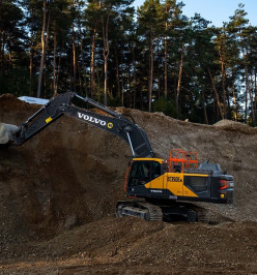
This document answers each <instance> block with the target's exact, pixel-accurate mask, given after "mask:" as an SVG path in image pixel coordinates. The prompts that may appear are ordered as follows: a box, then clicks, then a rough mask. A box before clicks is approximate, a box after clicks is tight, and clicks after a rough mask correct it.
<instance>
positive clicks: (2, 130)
mask: <svg viewBox="0 0 257 275" xmlns="http://www.w3.org/2000/svg"><path fill="white" fill-rule="evenodd" d="M18 131H19V127H18V126H16V125H12V124H5V123H0V144H8V143H10V142H12V141H13V136H14V134H15V133H17V132H18Z"/></svg>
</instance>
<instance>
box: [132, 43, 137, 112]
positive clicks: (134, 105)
mask: <svg viewBox="0 0 257 275" xmlns="http://www.w3.org/2000/svg"><path fill="white" fill-rule="evenodd" d="M132 59H133V108H134V109H135V108H136V58H135V47H134V45H133V48H132Z"/></svg>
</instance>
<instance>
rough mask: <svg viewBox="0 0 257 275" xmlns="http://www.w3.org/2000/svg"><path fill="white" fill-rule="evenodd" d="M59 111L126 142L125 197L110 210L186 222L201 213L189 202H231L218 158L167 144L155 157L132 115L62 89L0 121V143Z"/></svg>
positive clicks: (9, 142)
mask: <svg viewBox="0 0 257 275" xmlns="http://www.w3.org/2000/svg"><path fill="white" fill-rule="evenodd" d="M77 100H79V101H82V102H84V103H87V105H92V106H93V107H95V108H97V109H100V110H101V111H103V112H104V113H105V114H106V115H100V114H98V113H96V112H92V111H91V110H90V109H85V108H79V107H78V106H77V105H76V104H74V103H75V101H77ZM62 115H68V116H70V117H72V118H75V119H78V120H80V121H83V122H85V123H88V124H91V125H93V126H96V127H98V128H100V129H102V130H106V131H108V132H110V133H112V134H115V135H117V136H119V137H120V138H122V139H123V140H124V141H125V142H127V143H128V144H129V146H130V149H131V153H132V159H131V161H130V162H129V166H128V169H127V172H126V176H125V186H124V187H125V193H126V196H127V197H128V198H129V200H125V201H120V202H118V203H117V205H116V210H115V213H116V216H117V217H122V216H136V217H140V218H142V219H145V220H148V221H151V220H159V221H161V220H165V221H173V220H177V219H183V220H187V221H189V222H195V221H200V220H202V219H204V218H203V217H204V214H203V209H202V208H201V207H199V206H196V205H195V204H194V202H211V203H226V204H231V203H232V202H233V191H234V180H233V176H231V175H227V173H226V172H224V171H222V169H221V168H220V165H219V164H215V163H209V162H208V161H206V162H204V163H201V164H199V163H198V154H197V152H185V151H183V150H180V149H172V150H171V151H170V154H169V158H168V159H167V160H165V159H160V158H156V157H155V154H154V152H153V150H152V147H151V145H150V142H149V140H148V138H147V135H146V133H145V132H144V130H143V129H142V128H141V127H140V126H139V125H137V124H136V123H135V121H134V119H133V118H132V117H125V116H124V115H121V114H120V113H117V112H115V111H113V110H110V109H109V108H107V107H106V106H104V105H102V104H100V103H98V102H96V101H94V100H93V99H91V98H89V97H85V98H84V97H81V96H80V95H78V94H76V93H73V92H67V93H63V94H60V95H58V96H57V97H54V98H52V99H50V101H49V102H48V103H47V104H46V105H44V106H42V107H41V108H40V109H39V110H38V111H37V112H36V113H35V114H33V115H32V116H31V117H29V118H28V119H27V121H25V122H23V123H22V124H21V126H20V127H17V126H16V125H10V124H4V123H0V144H2V145H6V146H13V145H22V144H23V143H24V142H27V141H28V140H29V139H30V138H32V137H33V136H34V135H36V134H38V133H39V132H40V131H41V130H43V129H44V128H45V127H47V126H48V125H50V124H51V123H52V122H54V121H55V120H56V119H58V118H60V117H61V116H62Z"/></svg>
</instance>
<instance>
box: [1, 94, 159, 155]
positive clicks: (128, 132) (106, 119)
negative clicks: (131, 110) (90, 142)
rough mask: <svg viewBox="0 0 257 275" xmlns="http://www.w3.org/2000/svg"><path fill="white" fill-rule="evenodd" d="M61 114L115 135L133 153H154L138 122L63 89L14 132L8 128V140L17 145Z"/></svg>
mask: <svg viewBox="0 0 257 275" xmlns="http://www.w3.org/2000/svg"><path fill="white" fill-rule="evenodd" d="M75 99H77V100H79V101H82V102H84V103H88V104H89V105H92V106H94V107H95V108H97V109H99V110H101V111H103V112H104V113H106V115H102V114H101V115H100V114H98V113H95V112H91V111H89V110H88V109H84V108H79V107H77V106H76V105H74V104H73V101H74V100H75ZM62 115H67V116H70V117H72V118H75V119H78V120H80V121H82V122H85V123H88V124H91V125H93V126H96V127H98V128H100V129H102V130H105V131H108V132H110V133H112V134H115V135H116V136H119V137H120V138H122V139H123V140H125V141H126V142H127V143H128V144H129V146H130V149H131V152H132V155H133V157H135V156H138V157H154V153H153V150H152V148H151V145H150V143H149V140H148V138H147V135H146V133H145V132H144V131H143V129H142V128H141V127H140V126H139V125H137V124H136V123H135V122H134V121H131V120H129V119H127V118H125V117H124V116H123V115H121V114H119V113H117V112H115V111H112V110H110V109H108V108H107V107H106V106H104V105H102V104H100V103H98V102H96V101H94V100H93V99H91V98H89V97H85V98H83V97H81V96H79V95H78V94H76V93H73V92H67V93H63V94H60V95H58V96H57V97H55V98H52V99H50V101H49V102H48V103H47V104H46V105H44V106H43V107H42V108H40V109H39V110H38V111H37V112H36V113H35V114H33V115H32V116H31V117H29V118H28V119H27V121H25V122H23V123H22V125H21V127H20V128H19V129H18V130H17V131H16V132H15V133H13V132H12V138H11V139H10V141H11V142H12V144H14V145H21V144H23V143H24V142H26V141H28V140H29V139H30V138H32V137H33V136H34V135H36V134H38V133H39V132H40V131H41V130H43V129H44V128H45V127H47V126H48V125H49V124H51V123H52V122H54V121H55V120H57V119H58V118H60V117H61V116H62ZM0 140H1V139H0ZM0 143H1V141H0Z"/></svg>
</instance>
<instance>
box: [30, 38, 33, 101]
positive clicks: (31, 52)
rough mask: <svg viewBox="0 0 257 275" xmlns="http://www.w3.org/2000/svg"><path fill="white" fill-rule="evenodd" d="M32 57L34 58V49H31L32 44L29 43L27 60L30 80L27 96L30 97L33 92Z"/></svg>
mask: <svg viewBox="0 0 257 275" xmlns="http://www.w3.org/2000/svg"><path fill="white" fill-rule="evenodd" d="M33 57H34V49H33V44H32V42H31V45H30V60H29V78H30V83H29V94H30V96H34V94H33V91H32V82H33Z"/></svg>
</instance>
